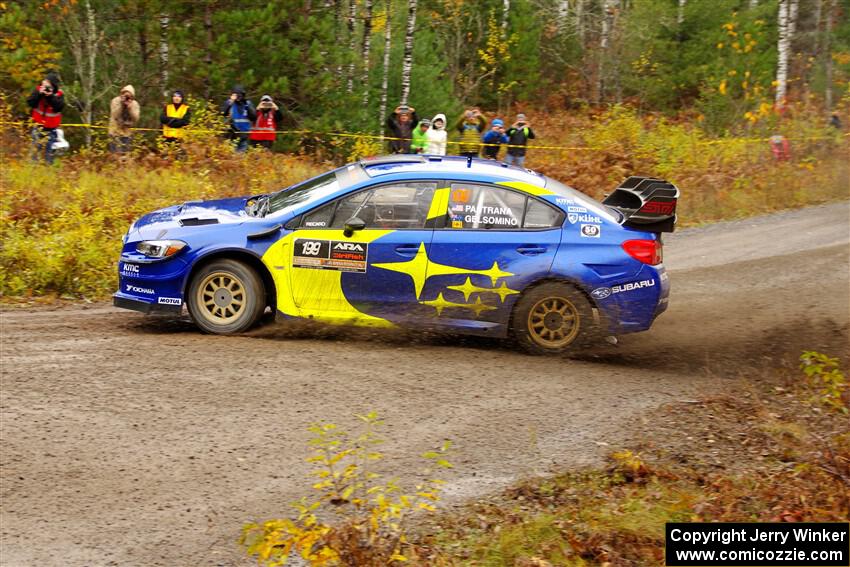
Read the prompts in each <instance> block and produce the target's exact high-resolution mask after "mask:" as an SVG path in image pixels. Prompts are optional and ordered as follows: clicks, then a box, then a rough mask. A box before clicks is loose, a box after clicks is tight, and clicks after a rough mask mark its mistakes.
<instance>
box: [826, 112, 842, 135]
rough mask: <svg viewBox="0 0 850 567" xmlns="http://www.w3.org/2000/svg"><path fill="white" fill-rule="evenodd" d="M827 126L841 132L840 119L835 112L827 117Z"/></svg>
mask: <svg viewBox="0 0 850 567" xmlns="http://www.w3.org/2000/svg"><path fill="white" fill-rule="evenodd" d="M829 125H830V126H831V127H833V128H835V129H836V130H838V131H839V132H840V131H841V127H842V126H841V118H840V117H839V116H838V113H837V112H833V113H832V116H830V117H829Z"/></svg>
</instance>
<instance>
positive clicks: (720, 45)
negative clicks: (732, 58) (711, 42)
mask: <svg viewBox="0 0 850 567" xmlns="http://www.w3.org/2000/svg"><path fill="white" fill-rule="evenodd" d="M723 45H724V44H723V42H722V41H721V42H719V43H718V44H717V49H723Z"/></svg>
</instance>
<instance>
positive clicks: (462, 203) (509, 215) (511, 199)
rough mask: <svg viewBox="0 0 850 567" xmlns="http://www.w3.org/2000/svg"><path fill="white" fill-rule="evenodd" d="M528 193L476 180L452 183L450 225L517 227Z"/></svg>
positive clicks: (456, 226)
mask: <svg viewBox="0 0 850 567" xmlns="http://www.w3.org/2000/svg"><path fill="white" fill-rule="evenodd" d="M525 200H526V197H525V195H522V194H521V193H517V192H516V191H511V190H509V189H503V188H501V187H493V186H491V185H477V184H474V183H452V185H451V192H450V193H449V216H450V218H449V225H448V226H449V228H465V229H481V230H483V229H491V230H493V229H495V230H510V229H518V228H520V226H521V224H522V213H523V210H524V209H525Z"/></svg>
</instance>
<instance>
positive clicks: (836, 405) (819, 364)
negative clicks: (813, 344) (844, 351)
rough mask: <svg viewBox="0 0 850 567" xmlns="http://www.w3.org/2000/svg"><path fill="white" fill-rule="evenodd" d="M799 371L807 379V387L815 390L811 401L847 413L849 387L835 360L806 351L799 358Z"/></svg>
mask: <svg viewBox="0 0 850 567" xmlns="http://www.w3.org/2000/svg"><path fill="white" fill-rule="evenodd" d="M800 369H801V370H802V371H803V373H804V374H805V375H806V376H807V377H808V379H809V385H810V386H811V387H812V388H813V389H814V390H815V396H814V398H813V400H812V401H815V402H818V403H820V404H822V405H825V406H826V407H828V408H830V409H832V410H835V411H838V412H841V413H848V407H847V406H848V404H847V401H846V400H845V397H846V396H848V395H850V385H848V383H847V377H846V376H845V375H844V373H843V372H842V371H841V368H840V367H839V364H838V359H837V358H830V357H828V356H826V355H825V354H822V353H819V352H816V351H813V350H808V351H805V352H803V354H802V355H801V356H800Z"/></svg>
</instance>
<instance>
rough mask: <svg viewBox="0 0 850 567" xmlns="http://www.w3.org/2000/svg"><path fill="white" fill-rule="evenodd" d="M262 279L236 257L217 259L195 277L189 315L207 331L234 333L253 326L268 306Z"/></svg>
mask: <svg viewBox="0 0 850 567" xmlns="http://www.w3.org/2000/svg"><path fill="white" fill-rule="evenodd" d="M265 298H266V293H265V289H264V287H263V280H262V278H260V276H259V275H258V274H257V272H255V271H254V270H253V269H252V268H251V267H250V266H248V265H246V264H243V263H242V262H239V261H237V260H215V261H213V262H210V263H209V264H207V265H205V266H203V267H202V268H201V269H199V270H198V271H197V272H196V273H195V275H194V276H193V277H192V281H191V282H190V284H189V291H188V293H187V297H186V306H187V308H188V309H189V315H191V316H192V320H193V321H194V322H195V324H196V325H197V326H198V327H199V328H200V329H201V330H202V331H204V332H205V333H212V334H216V335H231V334H234V333H241V332H244V331H247V330H248V329H250V328H251V327H253V326H254V325H255V324H256V323H257V321H258V320H259V319H260V317H261V316H262V314H263V311H264V310H265V308H266V301H265Z"/></svg>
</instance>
